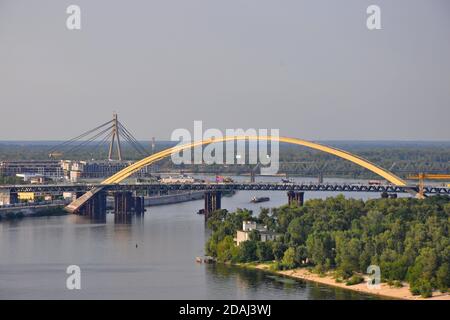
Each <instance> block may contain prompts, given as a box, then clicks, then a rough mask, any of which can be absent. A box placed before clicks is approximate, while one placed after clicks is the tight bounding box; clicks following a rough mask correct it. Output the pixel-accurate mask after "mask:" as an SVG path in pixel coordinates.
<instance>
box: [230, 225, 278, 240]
mask: <svg viewBox="0 0 450 320" xmlns="http://www.w3.org/2000/svg"><path fill="white" fill-rule="evenodd" d="M252 231H256V232H257V233H258V234H259V236H260V240H261V241H262V242H266V241H274V240H276V239H278V238H279V237H280V236H281V234H279V233H275V232H271V231H269V230H268V229H267V226H263V225H260V224H257V223H256V222H255V221H243V222H242V230H238V231H237V232H236V238H235V239H234V241H235V242H236V245H240V244H241V243H242V242H244V241H247V240H250V234H251V232H252Z"/></svg>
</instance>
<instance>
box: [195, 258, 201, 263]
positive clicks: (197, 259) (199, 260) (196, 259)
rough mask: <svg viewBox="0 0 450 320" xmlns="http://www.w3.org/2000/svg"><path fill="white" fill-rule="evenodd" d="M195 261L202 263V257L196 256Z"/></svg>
mask: <svg viewBox="0 0 450 320" xmlns="http://www.w3.org/2000/svg"><path fill="white" fill-rule="evenodd" d="M195 262H197V263H202V262H203V259H202V257H197V258H195Z"/></svg>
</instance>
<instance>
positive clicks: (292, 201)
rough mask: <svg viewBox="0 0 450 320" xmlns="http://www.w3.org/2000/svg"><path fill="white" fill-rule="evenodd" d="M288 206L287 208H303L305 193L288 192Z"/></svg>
mask: <svg viewBox="0 0 450 320" xmlns="http://www.w3.org/2000/svg"><path fill="white" fill-rule="evenodd" d="M287 196H288V204H289V206H292V205H295V206H297V207H301V206H303V203H304V198H305V193H304V192H298V191H288V193H287Z"/></svg>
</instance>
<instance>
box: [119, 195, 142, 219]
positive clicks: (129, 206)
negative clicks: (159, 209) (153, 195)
mask: <svg viewBox="0 0 450 320" xmlns="http://www.w3.org/2000/svg"><path fill="white" fill-rule="evenodd" d="M144 211H145V208H144V197H138V196H133V193H132V192H130V191H123V192H115V193H114V213H115V214H116V215H131V214H132V213H135V214H137V215H141V214H143V213H144Z"/></svg>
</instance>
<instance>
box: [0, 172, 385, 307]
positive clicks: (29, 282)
mask: <svg viewBox="0 0 450 320" xmlns="http://www.w3.org/2000/svg"><path fill="white" fill-rule="evenodd" d="M273 179H274V178H273ZM263 195H264V196H269V197H270V198H271V200H270V202H265V203H259V204H250V203H249V200H250V198H251V197H252V196H263ZM331 195H335V194H332V193H329V194H328V193H319V192H316V193H314V192H310V193H306V196H305V198H306V199H308V198H312V197H317V198H318V197H326V196H331ZM347 196H353V197H357V198H363V199H367V198H368V197H379V195H378V194H365V193H358V194H349V195H347ZM286 201H287V197H286V194H285V192H279V191H278V192H263V191H261V192H253V191H240V192H237V193H236V194H235V195H234V196H232V197H225V198H223V201H222V207H223V208H226V209H228V210H234V209H236V208H249V209H252V210H253V211H254V212H258V211H259V208H260V207H261V206H265V207H276V206H280V205H283V204H285V203H286ZM202 205H203V202H202V200H199V201H192V202H186V203H179V204H173V205H165V206H159V207H149V208H147V212H146V213H145V215H144V217H141V218H139V217H134V218H133V220H132V221H131V223H126V224H124V223H116V222H115V221H114V215H112V214H108V215H107V219H106V222H101V223H99V222H94V221H90V220H89V219H87V218H85V217H79V216H75V215H67V216H58V217H39V218H25V219H22V220H15V221H3V222H0V299H283V300H286V299H376V298H375V297H373V296H370V295H365V294H360V293H356V292H351V291H348V290H342V289H337V288H333V287H328V286H324V285H320V284H315V283H310V282H304V281H297V280H292V279H288V278H283V277H276V276H273V275H272V274H270V273H266V272H262V271H258V270H249V269H243V268H239V267H232V266H225V265H220V264H217V265H208V264H198V263H196V262H195V257H196V256H202V255H204V245H205V241H206V239H207V237H208V230H205V224H204V217H203V216H201V215H197V214H196V213H195V212H197V210H198V209H200V208H201V207H202ZM69 265H78V266H79V267H80V268H81V290H68V289H66V279H67V277H68V275H67V274H66V268H67V266H69Z"/></svg>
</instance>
